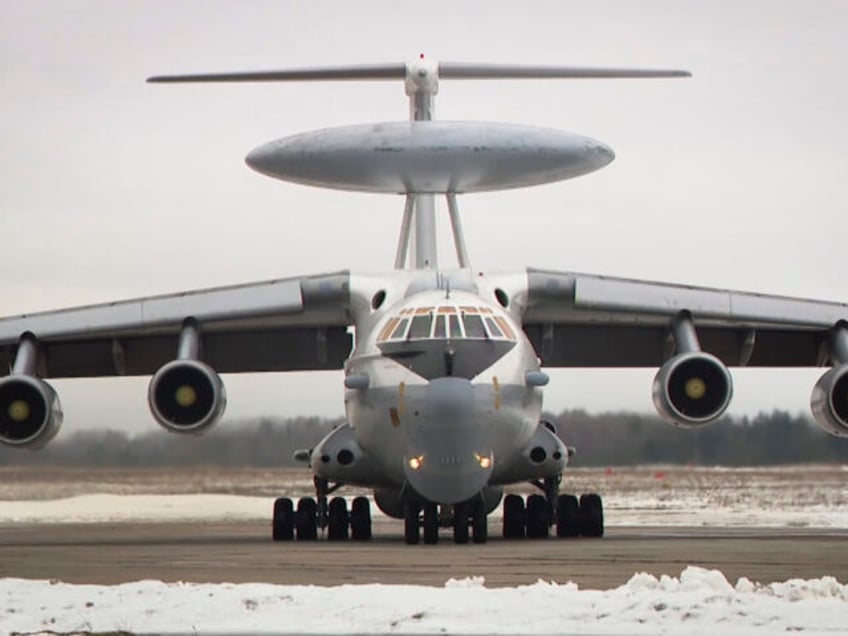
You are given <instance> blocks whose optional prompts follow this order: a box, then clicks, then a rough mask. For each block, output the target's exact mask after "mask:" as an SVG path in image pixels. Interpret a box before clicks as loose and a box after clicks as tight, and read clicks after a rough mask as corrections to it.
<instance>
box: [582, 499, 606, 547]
mask: <svg viewBox="0 0 848 636" xmlns="http://www.w3.org/2000/svg"><path fill="white" fill-rule="evenodd" d="M580 534H582V535H583V536H584V537H602V536H604V504H603V502H602V501H601V497H600V495H596V494H594V493H591V494H587V495H581V496H580Z"/></svg>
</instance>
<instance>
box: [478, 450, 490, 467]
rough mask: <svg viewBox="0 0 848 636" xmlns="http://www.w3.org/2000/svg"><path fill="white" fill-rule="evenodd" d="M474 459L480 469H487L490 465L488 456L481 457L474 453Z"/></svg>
mask: <svg viewBox="0 0 848 636" xmlns="http://www.w3.org/2000/svg"><path fill="white" fill-rule="evenodd" d="M474 457H475V458H476V459H477V463H478V464H480V468H488V467H489V466H491V465H492V458H491V457H489V456H488V455H481V454H480V453H474Z"/></svg>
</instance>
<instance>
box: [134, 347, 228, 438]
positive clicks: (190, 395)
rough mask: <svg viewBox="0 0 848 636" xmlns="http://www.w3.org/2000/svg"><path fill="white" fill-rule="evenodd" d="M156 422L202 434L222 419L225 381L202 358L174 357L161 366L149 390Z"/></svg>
mask: <svg viewBox="0 0 848 636" xmlns="http://www.w3.org/2000/svg"><path fill="white" fill-rule="evenodd" d="M147 401H148V404H149V405H150V411H151V413H153V417H154V418H156V421H157V422H159V424H161V425H162V426H164V427H165V428H166V429H167V430H169V431H171V432H172V433H193V434H200V433H202V432H204V431H205V430H206V429H208V428H209V427H210V426H212V425H213V424H214V423H215V422H217V421H218V420H219V419H221V416H222V415H223V414H224V408H225V407H226V405H227V397H226V393H225V391H224V383H223V382H221V378H220V377H219V376H218V374H217V373H215V371H214V370H213V369H212V368H211V367H210V366H208V365H206V364H204V363H203V362H200V361H198V360H173V361H171V362H169V363H168V364H166V365H164V366H163V367H162V368H160V369H159V370H158V371H157V372H156V374H155V375H154V376H153V379H152V380H151V381H150V387H149V389H148V392H147Z"/></svg>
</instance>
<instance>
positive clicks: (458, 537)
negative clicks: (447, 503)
mask: <svg viewBox="0 0 848 636" xmlns="http://www.w3.org/2000/svg"><path fill="white" fill-rule="evenodd" d="M453 542H454V543H460V544H462V543H468V504H467V503H466V502H464V501H463V502H462V503H458V504H454V505H453Z"/></svg>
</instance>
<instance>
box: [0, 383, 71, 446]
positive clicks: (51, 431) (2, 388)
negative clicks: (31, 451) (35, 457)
mask: <svg viewBox="0 0 848 636" xmlns="http://www.w3.org/2000/svg"><path fill="white" fill-rule="evenodd" d="M61 426H62V406H61V404H60V403H59V397H58V395H56V391H55V390H54V389H53V387H51V386H50V385H49V384H47V383H46V382H44V381H43V380H39V379H38V378H36V377H33V376H30V375H11V376H8V377H6V378H3V379H2V380H0V442H2V443H3V444H6V445H7V446H13V447H16V448H41V447H43V446H44V445H45V444H47V442H49V441H50V440H51V439H53V438H54V437H56V434H57V433H58V432H59V429H60V428H61Z"/></svg>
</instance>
